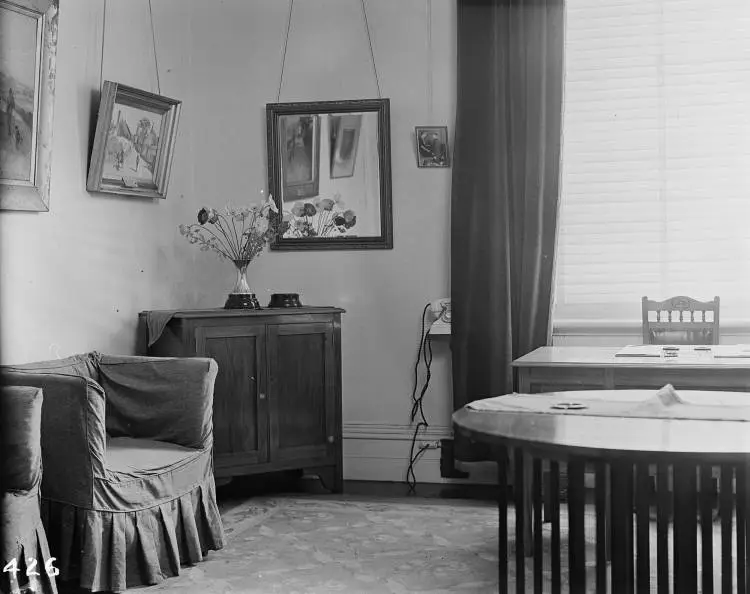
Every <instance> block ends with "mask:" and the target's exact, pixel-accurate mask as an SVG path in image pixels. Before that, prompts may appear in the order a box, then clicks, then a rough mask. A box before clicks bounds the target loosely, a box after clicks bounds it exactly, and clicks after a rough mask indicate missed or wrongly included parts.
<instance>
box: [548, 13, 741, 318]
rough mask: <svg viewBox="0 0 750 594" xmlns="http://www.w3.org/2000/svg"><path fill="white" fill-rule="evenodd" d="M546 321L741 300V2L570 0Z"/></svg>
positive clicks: (725, 313)
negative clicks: (685, 298)
mask: <svg viewBox="0 0 750 594" xmlns="http://www.w3.org/2000/svg"><path fill="white" fill-rule="evenodd" d="M565 65H566V80H565V104H564V116H563V152H562V155H563V156H562V183H561V192H562V198H561V208H560V227H559V233H558V254H557V278H556V299H555V310H554V315H553V321H554V323H555V324H556V325H559V324H562V323H566V322H567V323H575V322H576V321H580V320H587V319H588V320H605V321H608V322H630V321H632V322H636V321H637V322H638V323H640V317H641V313H640V307H641V297H642V296H643V295H648V296H649V297H651V298H654V299H662V298H666V297H670V296H673V295H690V296H693V297H696V298H705V299H711V298H713V297H714V295H719V296H720V297H721V307H722V312H721V313H722V319H725V320H726V319H730V320H731V319H738V318H742V317H746V318H747V317H748V313H747V312H748V311H750V2H748V0H713V2H705V0H613V1H610V2H601V0H568V2H567V28H566V55H565Z"/></svg>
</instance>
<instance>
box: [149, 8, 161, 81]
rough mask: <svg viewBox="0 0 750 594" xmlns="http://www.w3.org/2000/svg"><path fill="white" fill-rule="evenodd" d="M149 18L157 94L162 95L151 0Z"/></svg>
mask: <svg viewBox="0 0 750 594" xmlns="http://www.w3.org/2000/svg"><path fill="white" fill-rule="evenodd" d="M148 18H149V20H150V21H151V43H153V45H154V68H155V69H156V94H157V95H161V84H159V60H158V59H157V57H156V33H155V32H154V11H153V10H152V8H151V0H148Z"/></svg>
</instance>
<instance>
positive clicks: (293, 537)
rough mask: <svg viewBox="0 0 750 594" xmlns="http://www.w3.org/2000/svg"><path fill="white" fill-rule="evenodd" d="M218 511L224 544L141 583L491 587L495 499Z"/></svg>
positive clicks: (325, 500) (245, 593)
mask: <svg viewBox="0 0 750 594" xmlns="http://www.w3.org/2000/svg"><path fill="white" fill-rule="evenodd" d="M223 519H224V526H225V530H226V534H227V544H226V546H225V548H224V549H222V550H221V551H215V552H211V553H209V555H208V557H207V559H206V560H205V561H204V562H202V563H199V564H198V565H196V566H193V567H189V568H184V569H183V571H182V573H181V574H180V575H179V576H178V577H175V578H171V579H169V580H166V581H165V582H163V583H161V584H159V585H157V586H151V587H149V588H139V589H137V592H139V593H144V594H146V593H151V592H154V593H156V592H159V593H167V592H168V593H170V594H171V593H174V594H178V593H179V594H198V593H200V594H225V593H226V594H230V593H231V594H235V593H242V594H271V593H277V592H278V593H283V594H317V593H320V594H324V593H325V594H330V593H334V592H345V593H347V594H359V593H362V594H365V593H371V592H378V593H384V594H386V593H387V594H421V593H425V594H426V593H430V594H441V593H444V592H460V593H466V594H469V593H482V594H487V593H489V592H496V591H497V508H496V507H495V506H494V505H493V504H491V503H482V502H475V501H453V500H450V501H448V500H446V501H443V500H434V499H430V500H425V499H405V500H399V499H395V500H394V499H379V500H373V499H367V498H357V497H353V496H346V497H340V496H304V495H300V496H284V497H264V498H253V499H250V500H248V501H247V502H246V503H244V504H242V505H239V506H237V507H235V508H233V509H232V510H230V511H228V512H227V513H226V514H225V515H224V516H223Z"/></svg>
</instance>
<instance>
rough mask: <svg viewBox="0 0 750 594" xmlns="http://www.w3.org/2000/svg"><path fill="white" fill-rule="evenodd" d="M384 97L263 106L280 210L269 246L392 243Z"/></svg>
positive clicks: (271, 179)
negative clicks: (276, 230) (280, 217)
mask: <svg viewBox="0 0 750 594" xmlns="http://www.w3.org/2000/svg"><path fill="white" fill-rule="evenodd" d="M383 102H387V100H383V99H380V100H366V101H337V102H321V103H313V104H308V103H305V104H299V103H288V104H270V105H269V106H268V107H267V113H268V118H269V119H268V124H269V182H270V183H269V186H270V188H271V192H272V194H273V195H274V198H275V200H276V202H277V204H278V206H279V209H280V210H281V211H282V213H283V217H284V219H283V224H282V226H281V229H280V233H279V237H277V240H276V242H275V244H274V246H273V247H274V249H321V248H322V249H335V248H344V249H346V248H390V247H392V239H391V210H390V190H391V188H390V142H389V134H388V129H387V128H388V117H387V116H388V112H387V109H386V108H387V103H385V104H384V103H383ZM384 124H385V126H384ZM271 156H273V157H275V158H271Z"/></svg>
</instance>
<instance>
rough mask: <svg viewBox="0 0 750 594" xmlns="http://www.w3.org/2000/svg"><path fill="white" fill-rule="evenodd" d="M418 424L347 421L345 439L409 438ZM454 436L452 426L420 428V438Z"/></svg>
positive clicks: (430, 438) (434, 438)
mask: <svg viewBox="0 0 750 594" xmlns="http://www.w3.org/2000/svg"><path fill="white" fill-rule="evenodd" d="M416 428H417V425H416V424H414V425H385V424H378V423H346V424H345V425H344V430H343V431H344V439H345V440H346V439H372V440H382V439H387V440H399V441H401V440H408V441H411V439H412V437H413V436H414V430H415V429H416ZM451 437H453V429H452V428H451V427H446V426H440V425H430V426H428V427H420V428H419V436H418V439H419V440H427V441H433V440H438V439H448V438H451Z"/></svg>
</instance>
